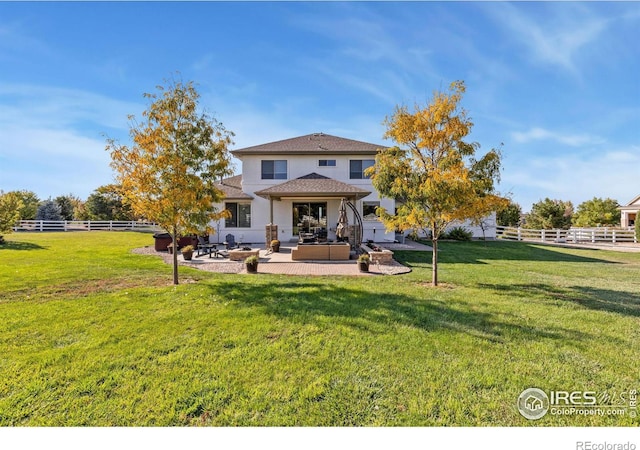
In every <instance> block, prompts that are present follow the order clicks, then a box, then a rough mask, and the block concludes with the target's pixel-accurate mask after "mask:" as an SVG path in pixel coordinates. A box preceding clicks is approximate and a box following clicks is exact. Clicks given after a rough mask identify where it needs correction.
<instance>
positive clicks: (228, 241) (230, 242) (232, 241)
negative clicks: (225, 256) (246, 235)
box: [224, 234, 238, 250]
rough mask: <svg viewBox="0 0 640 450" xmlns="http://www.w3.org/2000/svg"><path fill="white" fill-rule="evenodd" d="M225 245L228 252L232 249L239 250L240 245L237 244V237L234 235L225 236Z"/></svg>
mask: <svg viewBox="0 0 640 450" xmlns="http://www.w3.org/2000/svg"><path fill="white" fill-rule="evenodd" d="M224 239H225V241H224V243H225V245H226V246H227V250H231V249H232V248H238V244H237V243H236V237H235V236H234V235H233V234H227V235H226V236H225V238H224Z"/></svg>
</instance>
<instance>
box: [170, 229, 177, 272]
mask: <svg viewBox="0 0 640 450" xmlns="http://www.w3.org/2000/svg"><path fill="white" fill-rule="evenodd" d="M171 238H172V239H173V284H178V229H177V227H173V230H172V233H171Z"/></svg>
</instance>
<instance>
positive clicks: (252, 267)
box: [245, 263, 258, 273]
mask: <svg viewBox="0 0 640 450" xmlns="http://www.w3.org/2000/svg"><path fill="white" fill-rule="evenodd" d="M245 265H246V266H247V273H258V263H245Z"/></svg>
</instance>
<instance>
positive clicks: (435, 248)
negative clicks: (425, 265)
mask: <svg viewBox="0 0 640 450" xmlns="http://www.w3.org/2000/svg"><path fill="white" fill-rule="evenodd" d="M431 243H432V244H433V252H432V255H433V256H432V258H431V266H432V268H433V270H432V275H431V284H433V286H437V285H438V239H433V240H432V241H431Z"/></svg>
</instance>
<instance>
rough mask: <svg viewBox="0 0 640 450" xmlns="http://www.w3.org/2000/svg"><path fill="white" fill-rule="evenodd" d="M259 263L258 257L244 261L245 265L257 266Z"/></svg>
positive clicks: (252, 256) (254, 256) (253, 256)
mask: <svg viewBox="0 0 640 450" xmlns="http://www.w3.org/2000/svg"><path fill="white" fill-rule="evenodd" d="M258 261H260V260H259V259H258V257H257V256H256V255H251V256H249V257H247V258H245V260H244V262H245V264H256V263H257V262H258Z"/></svg>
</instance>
